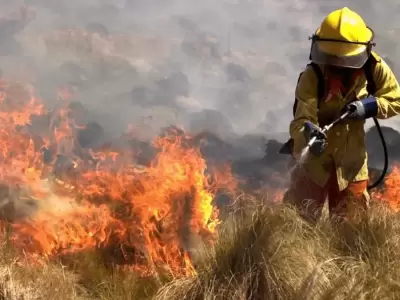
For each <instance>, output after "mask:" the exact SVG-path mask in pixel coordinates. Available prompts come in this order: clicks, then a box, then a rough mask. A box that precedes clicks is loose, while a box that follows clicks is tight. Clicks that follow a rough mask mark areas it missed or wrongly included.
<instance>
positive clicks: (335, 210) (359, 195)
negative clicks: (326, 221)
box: [283, 171, 369, 222]
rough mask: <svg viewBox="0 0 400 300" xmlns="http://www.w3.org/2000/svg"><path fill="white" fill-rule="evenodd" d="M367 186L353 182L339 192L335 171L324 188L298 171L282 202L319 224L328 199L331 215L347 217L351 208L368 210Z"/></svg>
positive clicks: (359, 182) (365, 181) (364, 183)
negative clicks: (318, 221)
mask: <svg viewBox="0 0 400 300" xmlns="http://www.w3.org/2000/svg"><path fill="white" fill-rule="evenodd" d="M367 186H368V180H363V181H357V182H351V183H350V184H349V185H348V186H347V188H346V189H344V190H342V191H339V186H338V180H337V176H336V171H333V172H332V174H331V176H330V177H329V180H328V182H327V183H326V184H325V186H323V187H321V186H319V185H317V184H316V183H314V182H313V181H311V180H310V179H309V178H307V177H306V176H305V175H303V174H300V173H299V172H296V171H295V172H294V174H293V175H292V182H291V185H290V187H289V189H288V190H287V191H286V193H285V195H284V200H283V201H284V202H285V203H287V204H291V205H293V206H294V207H295V208H296V209H297V210H298V211H299V213H300V215H301V216H302V217H303V218H305V219H307V220H308V221H312V222H316V221H317V220H318V219H319V218H320V216H321V214H322V211H323V207H324V205H325V202H326V200H327V199H328V208H329V216H330V217H331V218H332V217H337V218H346V217H347V216H348V214H349V213H350V209H355V210H359V209H366V208H367V206H368V201H369V195H368V192H367ZM353 212H354V211H353Z"/></svg>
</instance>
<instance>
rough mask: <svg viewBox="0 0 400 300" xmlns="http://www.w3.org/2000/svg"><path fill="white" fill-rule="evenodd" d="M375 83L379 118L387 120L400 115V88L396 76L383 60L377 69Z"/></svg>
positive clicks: (377, 65)
mask: <svg viewBox="0 0 400 300" xmlns="http://www.w3.org/2000/svg"><path fill="white" fill-rule="evenodd" d="M374 81H375V85H376V92H375V95H374V96H375V97H376V98H377V104H378V114H377V118H379V119H387V118H391V117H393V116H396V115H398V114H400V87H399V83H398V82H397V79H396V76H395V75H394V74H393V72H392V70H391V69H390V67H389V66H388V65H387V64H386V62H385V61H384V60H383V59H382V58H381V59H380V60H379V61H378V62H377V64H376V67H375V71H374Z"/></svg>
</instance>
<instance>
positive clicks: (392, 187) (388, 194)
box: [373, 165, 400, 212]
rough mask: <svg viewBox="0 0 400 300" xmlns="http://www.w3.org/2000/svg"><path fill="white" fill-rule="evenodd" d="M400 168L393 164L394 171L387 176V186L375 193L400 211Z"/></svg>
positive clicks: (375, 196)
mask: <svg viewBox="0 0 400 300" xmlns="http://www.w3.org/2000/svg"><path fill="white" fill-rule="evenodd" d="M399 184H400V169H399V166H398V165H395V166H393V170H392V172H391V173H390V174H389V175H388V176H387V177H386V178H385V188H384V189H383V190H382V191H379V192H376V193H374V194H373V197H374V198H376V199H379V200H381V201H384V202H386V203H388V204H389V206H390V207H391V208H392V209H393V210H394V211H395V212H399V211H400V189H399Z"/></svg>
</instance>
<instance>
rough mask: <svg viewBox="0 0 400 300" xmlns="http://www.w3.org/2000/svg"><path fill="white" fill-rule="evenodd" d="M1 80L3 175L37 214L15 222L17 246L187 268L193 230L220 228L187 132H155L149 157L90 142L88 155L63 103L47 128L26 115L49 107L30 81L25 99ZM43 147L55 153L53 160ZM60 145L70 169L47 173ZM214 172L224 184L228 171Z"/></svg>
mask: <svg viewBox="0 0 400 300" xmlns="http://www.w3.org/2000/svg"><path fill="white" fill-rule="evenodd" d="M0 88H1V99H0V100H1V102H2V107H1V108H0V143H1V149H2V151H1V152H0V174H1V175H0V181H2V182H4V183H6V184H8V185H10V186H16V185H18V186H20V187H23V188H24V189H26V190H28V191H29V195H30V196H29V197H31V198H33V199H36V200H37V203H38V205H41V209H40V210H39V211H38V212H37V213H36V214H35V215H32V216H30V218H26V219H23V220H19V221H16V222H14V223H13V224H12V226H11V227H12V234H11V240H12V242H13V243H14V244H15V245H16V246H17V248H18V249H20V250H21V251H23V252H24V253H25V255H28V257H31V258H32V259H39V258H41V257H48V258H52V257H55V256H59V255H66V254H71V253H76V252H81V251H90V250H94V249H97V248H104V249H106V248H112V247H116V248H120V249H121V251H122V252H123V255H124V256H125V258H126V260H127V261H128V260H129V257H130V256H132V257H133V258H132V259H131V260H130V261H129V262H128V263H130V264H131V265H132V267H134V268H135V269H137V268H140V270H142V271H143V274H148V273H149V272H150V273H151V272H154V271H156V269H157V268H160V267H165V266H168V268H169V270H170V271H171V272H172V274H174V275H177V276H178V275H190V274H193V272H194V268H193V266H192V263H191V260H190V255H189V253H188V251H187V250H186V249H188V247H190V243H191V237H192V236H196V237H200V238H202V239H203V240H206V241H209V242H212V241H213V239H214V238H215V236H216V226H217V224H218V210H217V209H216V207H215V206H214V204H213V201H214V196H215V192H216V190H217V188H218V180H217V181H216V183H214V184H212V183H211V177H210V176H209V175H207V174H206V172H207V165H206V162H205V160H204V159H203V158H202V155H201V153H200V151H199V150H198V149H197V148H194V147H192V146H190V144H191V137H190V136H187V135H168V136H166V137H158V138H156V139H155V140H154V141H153V146H154V148H156V149H157V151H158V154H157V155H156V157H155V158H154V160H153V161H152V163H151V164H150V165H149V166H139V165H137V164H136V163H135V156H134V155H133V154H132V151H128V150H126V151H120V152H115V151H111V150H109V151H103V152H97V153H95V152H93V151H91V150H89V151H87V153H86V155H88V156H90V157H91V161H94V162H95V163H94V164H90V163H88V162H87V161H86V160H85V159H83V158H82V157H81V156H80V155H79V151H83V150H82V149H80V150H79V151H77V150H76V148H77V147H76V145H75V136H76V130H77V128H79V127H78V126H77V125H76V124H75V123H74V122H73V120H71V119H70V118H69V114H68V113H67V110H65V109H61V110H60V111H58V113H57V115H56V117H53V118H49V120H50V121H49V126H48V128H47V132H45V133H44V132H40V134H37V133H34V132H32V128H31V127H30V124H31V120H32V117H33V116H35V115H36V116H42V117H44V116H45V113H46V112H45V110H44V107H43V105H42V104H41V103H40V101H39V100H38V99H37V98H35V97H34V96H33V92H32V89H30V88H27V87H23V86H20V88H21V89H23V90H24V91H25V92H26V95H29V99H25V101H17V102H15V101H14V99H13V96H12V95H11V94H10V93H9V90H10V86H9V85H8V83H5V82H1V85H0ZM17 94H18V93H17ZM11 103H12V104H13V105H11ZM15 103H17V105H16V104H15ZM43 149H46V150H47V151H50V152H52V154H53V155H52V161H51V162H50V163H48V162H47V163H46V162H45V160H44V155H43V151H42V150H43ZM60 154H61V155H65V156H67V157H68V158H69V159H70V160H71V162H72V164H71V167H70V168H69V169H68V171H65V173H67V175H66V176H64V177H63V176H61V177H62V178H57V180H52V179H51V178H52V174H53V173H52V168H53V166H54V163H55V160H56V158H57V155H60ZM61 175H63V174H61ZM53 176H54V175H53ZM218 177H219V178H220V179H219V181H221V182H223V184H224V185H229V178H230V177H229V176H225V177H223V176H221V174H219V175H218ZM221 178H224V180H222V179H221ZM117 246H118V247H117ZM131 254H132V255H131Z"/></svg>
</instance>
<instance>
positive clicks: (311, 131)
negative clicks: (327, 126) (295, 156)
mask: <svg viewBox="0 0 400 300" xmlns="http://www.w3.org/2000/svg"><path fill="white" fill-rule="evenodd" d="M304 136H305V138H306V141H307V143H308V142H309V141H310V140H311V139H312V138H313V137H316V140H315V142H314V143H313V144H312V145H311V147H310V152H311V153H312V154H314V155H316V156H318V155H320V154H321V153H322V152H323V151H324V150H325V147H326V145H327V143H326V134H325V133H324V132H323V131H322V129H321V128H320V127H318V126H317V125H315V124H314V123H312V122H310V121H306V122H305V123H304Z"/></svg>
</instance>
